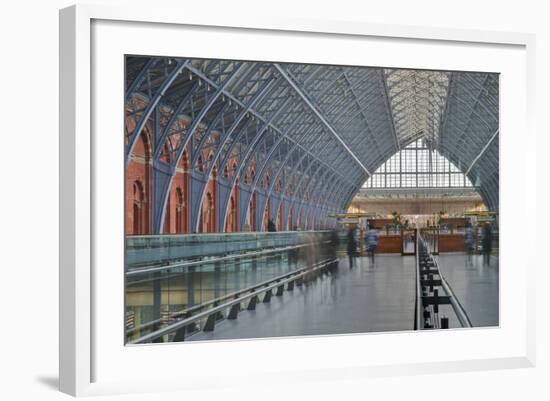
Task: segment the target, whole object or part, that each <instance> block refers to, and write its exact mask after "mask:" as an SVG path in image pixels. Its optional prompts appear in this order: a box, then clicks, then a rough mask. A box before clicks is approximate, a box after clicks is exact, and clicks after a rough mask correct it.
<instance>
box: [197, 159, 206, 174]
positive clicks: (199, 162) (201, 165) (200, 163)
mask: <svg viewBox="0 0 550 401" xmlns="http://www.w3.org/2000/svg"><path fill="white" fill-rule="evenodd" d="M197 170H199V171H200V172H201V173H204V162H203V161H202V156H199V159H198V160H197Z"/></svg>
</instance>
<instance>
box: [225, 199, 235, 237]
mask: <svg viewBox="0 0 550 401" xmlns="http://www.w3.org/2000/svg"><path fill="white" fill-rule="evenodd" d="M226 230H227V232H236V231H237V206H236V204H235V198H234V197H233V196H232V197H231V199H230V200H229V216H227V228H226Z"/></svg>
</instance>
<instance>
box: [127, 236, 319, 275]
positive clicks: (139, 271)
mask: <svg viewBox="0 0 550 401" xmlns="http://www.w3.org/2000/svg"><path fill="white" fill-rule="evenodd" d="M327 242H330V241H324V242H321V243H322V244H324V243H327ZM310 245H311V244H309V243H305V244H300V245H292V246H286V247H282V248H271V249H265V250H262V251H252V252H244V253H233V254H230V255H226V256H220V257H217V258H212V259H201V260H194V261H192V262H181V263H174V264H169V265H162V266H155V265H152V266H146V267H141V268H136V269H133V270H129V271H127V272H126V276H127V277H131V276H136V275H140V274H145V273H154V272H157V271H164V270H171V269H175V268H183V267H193V266H198V265H203V264H211V263H216V262H222V261H226V260H231V259H242V258H246V257H250V256H259V255H267V254H270V253H277V252H285V251H291V250H293V249H298V248H303V247H306V246H310Z"/></svg>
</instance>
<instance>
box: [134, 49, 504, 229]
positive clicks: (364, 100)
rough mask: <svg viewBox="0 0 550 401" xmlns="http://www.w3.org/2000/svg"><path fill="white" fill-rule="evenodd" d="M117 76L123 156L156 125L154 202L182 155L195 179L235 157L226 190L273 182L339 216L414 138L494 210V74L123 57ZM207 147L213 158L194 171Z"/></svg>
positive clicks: (270, 192) (269, 191)
mask: <svg viewBox="0 0 550 401" xmlns="http://www.w3.org/2000/svg"><path fill="white" fill-rule="evenodd" d="M126 72H127V73H126V95H125V99H126V111H127V116H128V117H127V123H126V155H127V160H128V159H129V158H130V156H131V154H132V150H133V148H134V146H135V144H136V143H137V140H138V137H139V136H140V134H141V133H142V132H143V130H144V128H145V127H146V126H147V124H151V121H154V122H155V123H154V124H153V126H154V128H155V130H156V132H155V136H154V141H152V145H153V147H154V149H153V159H154V160H153V161H152V163H153V165H154V166H155V169H156V170H155V171H157V172H158V174H157V175H156V176H155V180H156V181H155V190H156V191H158V192H159V193H158V195H155V196H156V199H164V198H163V196H164V197H165V196H166V193H167V191H168V189H167V188H169V186H170V182H171V181H170V179H171V178H170V176H171V175H173V174H174V172H175V171H176V168H177V166H178V163H180V162H181V160H182V157H183V154H184V153H185V152H188V155H189V156H190V161H189V163H190V166H191V169H192V170H193V171H194V175H196V176H197V178H196V179H197V180H198V181H201V182H204V180H205V179H207V178H208V176H210V175H212V174H214V173H215V171H224V169H225V167H226V166H227V164H228V163H230V160H238V166H237V168H236V169H234V170H233V169H229V170H230V172H231V173H230V176H229V177H227V181H228V183H227V186H228V188H231V187H233V186H235V185H240V186H241V187H243V188H245V189H246V190H247V191H249V192H254V191H263V192H265V193H263V192H262V193H263V196H265V197H266V198H270V197H271V196H274V193H275V186H276V185H277V188H280V190H279V192H280V193H282V194H285V195H284V197H286V198H288V199H290V201H289V202H302V201H305V200H307V202H310V203H311V202H315V203H316V204H321V205H322V207H323V208H324V209H326V210H327V211H342V210H346V209H347V206H348V205H349V203H350V202H351V200H352V198H353V196H354V195H355V194H356V193H357V192H358V191H359V189H360V188H361V187H362V186H363V184H364V183H365V181H366V180H367V179H368V178H369V177H370V176H371V175H372V174H374V172H375V171H376V170H377V169H378V168H379V167H380V166H381V165H383V163H384V162H386V160H388V159H389V158H390V157H391V156H392V155H394V154H395V153H396V152H398V151H399V150H400V149H402V148H403V147H405V146H407V145H409V144H410V143H411V142H413V141H415V140H418V139H422V140H423V141H425V143H426V146H428V147H429V148H431V149H434V150H437V151H438V152H439V153H440V154H441V155H442V156H444V157H446V158H447V159H448V160H449V161H451V162H452V163H453V164H454V165H455V166H456V167H457V168H458V169H460V171H461V172H463V173H464V174H466V176H467V177H468V178H469V179H470V181H471V182H472V183H474V184H475V185H476V187H478V188H479V192H480V194H481V195H482V197H483V199H484V201H485V204H486V205H487V206H488V208H489V209H490V210H498V177H499V174H498V132H499V130H498V127H499V76H498V74H495V73H477V72H441V71H426V70H410V69H387V68H379V67H352V66H338V65H313V64H290V63H271V62H254V61H236V60H212V59H186V58H172V57H142V56H129V57H127V60H126ZM182 121H184V122H182ZM205 147H209V149H210V150H209V152H210V153H211V158H208V159H207V160H202V159H201V160H200V164H201V166H200V169H199V168H198V167H197V166H198V164H199V154H200V153H201V152H200V150H204V149H205ZM252 169H253V170H254V180H253V181H252V182H248V181H247V179H246V178H247V177H251V175H252ZM199 176H201V177H199ZM202 176H204V177H202ZM266 181H269V185H268V186H267V187H266V188H261V186H262V185H261V184H262V183H264V182H266ZM201 185H202V184H201ZM228 193H230V191H229V190H228ZM201 195H202V193H201V192H200V191H198V192H197V193H194V194H192V199H191V203H192V204H193V208H199V207H200V206H201V202H202V200H201V199H202V198H201ZM220 196H222V195H220ZM223 196H224V197H225V198H227V195H225V194H224V195H223ZM225 198H224V199H225ZM223 202H226V199H225V200H224V201H223ZM223 202H222V204H224V203H223ZM281 202H283V200H281ZM164 205H165V202H161V203H160V204H159V205H158V208H159V209H162V208H163V207H164ZM243 207H246V205H245V206H243ZM155 213H157V214H158V216H157V214H156V216H157V217H156V219H157V221H159V222H161V216H162V213H161V212H157V211H155ZM197 214H198V209H197ZM160 224H162V223H160Z"/></svg>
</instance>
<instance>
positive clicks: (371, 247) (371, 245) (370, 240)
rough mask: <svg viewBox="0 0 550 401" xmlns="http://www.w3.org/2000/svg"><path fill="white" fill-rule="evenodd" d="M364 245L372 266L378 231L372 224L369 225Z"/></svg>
mask: <svg viewBox="0 0 550 401" xmlns="http://www.w3.org/2000/svg"><path fill="white" fill-rule="evenodd" d="M365 243H366V246H367V254H368V255H369V256H370V258H371V261H372V263H373V264H374V254H375V252H376V248H377V247H378V230H376V229H375V228H374V226H373V225H372V224H369V231H367V235H366V237H365Z"/></svg>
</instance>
